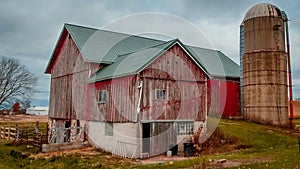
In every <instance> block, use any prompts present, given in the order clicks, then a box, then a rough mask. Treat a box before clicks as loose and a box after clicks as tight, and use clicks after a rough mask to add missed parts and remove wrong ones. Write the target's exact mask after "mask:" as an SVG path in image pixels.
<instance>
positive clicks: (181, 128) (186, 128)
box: [177, 121, 194, 135]
mask: <svg viewBox="0 0 300 169" xmlns="http://www.w3.org/2000/svg"><path fill="white" fill-rule="evenodd" d="M193 134H194V122H193V121H180V122H177V135H193Z"/></svg>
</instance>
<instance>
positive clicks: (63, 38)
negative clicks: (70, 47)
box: [45, 28, 69, 74]
mask: <svg viewBox="0 0 300 169" xmlns="http://www.w3.org/2000/svg"><path fill="white" fill-rule="evenodd" d="M68 34H69V33H68V31H67V30H66V28H64V29H63V31H62V34H61V36H60V38H59V40H58V42H57V44H56V46H55V49H54V51H53V54H52V56H51V59H50V61H49V63H48V66H47V68H46V71H45V73H46V74H51V70H52V69H53V67H54V66H55V64H56V61H57V57H58V56H59V55H60V53H61V51H62V49H63V47H64V45H65V42H66V39H67V37H68Z"/></svg>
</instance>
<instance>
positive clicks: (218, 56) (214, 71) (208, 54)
mask: <svg viewBox="0 0 300 169" xmlns="http://www.w3.org/2000/svg"><path fill="white" fill-rule="evenodd" d="M186 48H188V49H190V52H191V53H192V54H193V56H194V57H195V59H197V60H198V61H199V62H200V63H201V64H202V65H204V67H205V69H206V70H207V71H208V73H209V74H210V75H211V76H218V77H225V76H226V77H239V76H240V66H239V65H238V64H236V63H235V62H234V61H232V60H231V59H230V58H228V57H227V56H226V55H224V54H223V53H222V52H221V51H217V50H211V49H204V48H200V47H195V46H186Z"/></svg>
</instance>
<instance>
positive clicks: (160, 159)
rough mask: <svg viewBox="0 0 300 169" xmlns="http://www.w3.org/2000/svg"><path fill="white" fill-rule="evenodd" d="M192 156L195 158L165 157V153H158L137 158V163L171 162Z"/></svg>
mask: <svg viewBox="0 0 300 169" xmlns="http://www.w3.org/2000/svg"><path fill="white" fill-rule="evenodd" d="M193 158H197V157H183V156H171V157H167V156H166V155H158V156H155V157H151V158H147V159H141V160H137V161H136V162H137V164H143V165H147V164H161V163H166V162H169V163H171V164H172V163H173V162H174V161H180V160H188V159H193Z"/></svg>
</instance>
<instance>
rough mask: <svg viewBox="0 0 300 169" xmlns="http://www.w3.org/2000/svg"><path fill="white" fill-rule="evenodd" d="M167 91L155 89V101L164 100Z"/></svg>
mask: <svg viewBox="0 0 300 169" xmlns="http://www.w3.org/2000/svg"><path fill="white" fill-rule="evenodd" d="M166 93H167V91H166V90H165V89H156V90H155V98H156V100H165V99H166Z"/></svg>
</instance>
